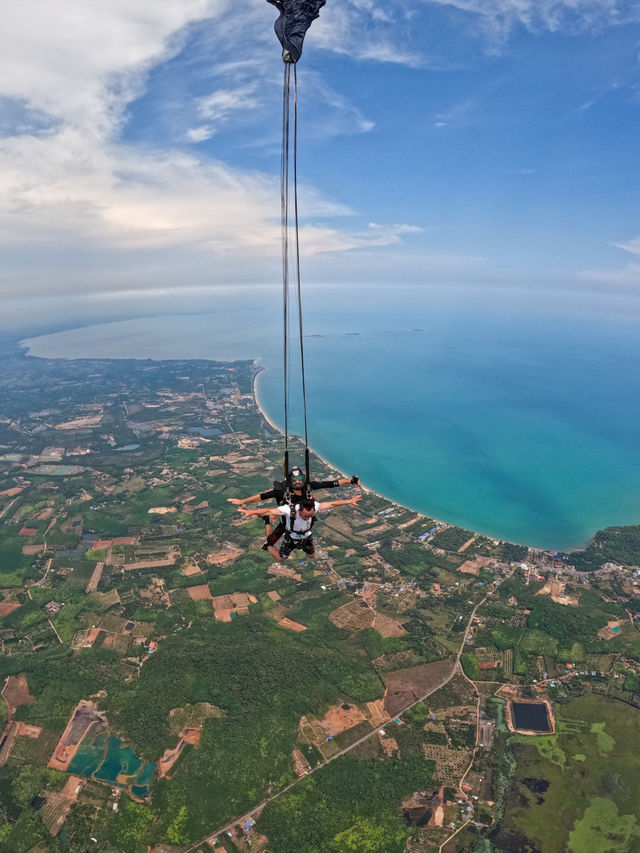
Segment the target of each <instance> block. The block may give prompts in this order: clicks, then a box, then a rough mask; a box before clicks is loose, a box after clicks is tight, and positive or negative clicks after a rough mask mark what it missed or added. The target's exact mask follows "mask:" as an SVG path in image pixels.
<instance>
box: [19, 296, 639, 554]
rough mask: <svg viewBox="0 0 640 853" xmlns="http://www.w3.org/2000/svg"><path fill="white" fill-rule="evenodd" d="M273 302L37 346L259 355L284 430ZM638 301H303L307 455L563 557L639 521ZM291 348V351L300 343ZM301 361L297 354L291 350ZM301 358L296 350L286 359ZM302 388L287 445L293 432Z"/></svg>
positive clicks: (412, 501)
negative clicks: (598, 535)
mask: <svg viewBox="0 0 640 853" xmlns="http://www.w3.org/2000/svg"><path fill="white" fill-rule="evenodd" d="M281 322H282V320H281V309H280V303H279V296H278V293H276V292H273V291H265V292H264V293H261V294H259V295H257V296H256V297H255V298H253V299H252V300H251V302H250V303H249V304H246V303H241V302H240V301H239V300H238V299H234V298H233V297H227V298H225V299H221V300H220V301H219V303H218V304H217V305H216V307H215V310H213V311H208V312H207V313H203V314H199V315H184V316H178V317H153V318H146V319H137V320H127V321H123V322H119V323H110V324H106V325H101V326H100V325H96V326H88V327H83V328H79V329H73V330H70V331H67V332H61V333H56V334H53V335H47V336H42V337H39V338H34V339H31V340H29V341H28V342H27V344H28V346H29V348H30V352H31V354H33V355H41V356H47V357H63V358H79V357H105V358H117V357H136V358H211V359H221V360H233V359H235V358H256V359H258V360H259V361H260V363H261V364H262V365H264V367H265V371H264V372H263V373H262V374H261V376H260V379H259V389H258V390H259V398H260V402H261V405H262V406H263V408H264V409H265V411H266V412H267V414H268V415H269V417H270V418H271V419H272V420H274V421H275V422H276V423H278V424H280V425H281V424H282V419H283V418H282V412H283V404H282V399H283V389H282V370H281V362H282V335H281ZM639 329H640V302H639V301H638V300H636V299H635V298H633V297H628V298H624V299H623V298H619V299H618V300H617V301H616V299H614V298H610V297H608V298H607V299H606V300H605V299H602V298H600V297H597V296H590V295H589V294H586V295H585V294H581V295H580V298H578V297H577V296H575V295H574V294H571V293H568V294H562V293H561V294H557V293H553V292H547V293H545V294H542V295H541V294H539V293H536V294H533V295H532V294H526V293H525V294H522V293H521V294H517V295H515V296H514V295H513V294H509V293H506V294H500V293H497V292H495V291H493V292H491V294H490V295H489V294H488V293H486V292H482V291H470V292H464V291H459V292H454V293H451V292H444V291H438V290H424V289H423V290H418V289H414V290H400V289H395V290H392V289H388V290H385V291H380V292H376V293H372V292H371V291H367V290H364V289H360V290H359V291H358V290H355V289H354V290H351V291H348V292H347V291H342V290H340V289H339V288H333V289H332V288H326V289H325V290H324V291H323V292H322V293H318V292H312V293H311V294H310V296H309V297H308V298H307V302H306V303H305V339H304V340H305V359H306V373H307V397H308V413H309V440H310V444H311V446H312V447H313V448H314V449H315V450H317V451H318V452H319V453H320V454H322V455H323V456H325V457H326V458H328V459H329V460H330V461H331V462H332V463H333V464H334V465H336V466H337V467H338V468H339V469H341V470H343V471H345V472H347V473H353V472H355V473H357V474H359V475H360V477H361V478H362V481H363V483H364V484H365V485H367V486H368V487H370V488H372V489H375V490H376V491H379V492H380V493H382V494H384V495H386V496H388V497H390V498H392V499H394V500H396V501H399V502H400V503H404V504H406V505H408V506H411V507H413V508H415V509H417V510H420V511H421V512H424V513H425V514H427V515H430V516H431V517H436V518H438V519H442V520H444V521H448V522H452V523H455V524H459V525H462V526H465V527H469V528H471V529H473V530H477V531H480V532H482V533H486V534H488V535H491V536H496V537H500V538H504V539H509V540H511V541H515V542H521V543H525V544H531V545H537V546H541V547H547V548H557V549H567V548H570V547H574V546H579V545H580V544H583V543H585V542H586V541H587V540H588V539H589V537H590V536H591V535H593V533H594V532H595V530H596V529H598V528H601V527H604V526H607V525H612V524H633V523H640V442H639V441H638V424H639V423H640V348H639V347H638V331H639ZM294 345H295V340H294ZM292 346H293V345H292ZM294 352H295V349H294ZM298 384H299V383H298V380H297V377H295V376H294V378H293V380H292V389H291V394H292V397H291V399H292V401H293V402H292V405H291V412H292V414H291V415H290V417H291V423H290V430H291V431H297V432H300V431H301V429H302V422H301V418H300V417H299V412H300V406H299V404H298V403H297V402H296V397H295V392H296V390H297V387H298Z"/></svg>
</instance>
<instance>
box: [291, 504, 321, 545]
mask: <svg viewBox="0 0 640 853" xmlns="http://www.w3.org/2000/svg"><path fill="white" fill-rule="evenodd" d="M289 506H290V507H291V512H290V513H289V515H286V516H285V526H286V532H287V533H288V534H289V535H290V536H291V534H292V533H299V531H298V530H294V529H293V523H294V521H295V520H296V516H297V514H298V507H299V506H300V504H296V505H295V506H292V505H291V504H289ZM309 521H310V522H311V524H310V525H309V530H307V531H305V535H304V536H302V537H301V538H302V539H309V538H310V534H311V531H312V530H313V525H314V524H315V523H316V517H315V515H312V516H311V518H310V519H309ZM306 534H309V535H306ZM296 541H297V540H296Z"/></svg>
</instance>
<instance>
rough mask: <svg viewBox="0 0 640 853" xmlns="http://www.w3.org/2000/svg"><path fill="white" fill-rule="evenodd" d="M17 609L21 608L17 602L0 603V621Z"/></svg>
mask: <svg viewBox="0 0 640 853" xmlns="http://www.w3.org/2000/svg"><path fill="white" fill-rule="evenodd" d="M18 607H22V605H21V604H19V603H18V602H17V601H0V619H3V618H4V617H5V616H8V615H9V614H10V613H13V611H14V610H17V609H18Z"/></svg>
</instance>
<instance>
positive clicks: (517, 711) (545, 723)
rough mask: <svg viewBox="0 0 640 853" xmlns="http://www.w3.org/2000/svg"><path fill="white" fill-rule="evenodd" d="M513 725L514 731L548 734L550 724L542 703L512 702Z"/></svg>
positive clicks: (545, 708)
mask: <svg viewBox="0 0 640 853" xmlns="http://www.w3.org/2000/svg"><path fill="white" fill-rule="evenodd" d="M511 711H512V713H513V725H514V727H515V728H516V730H521V729H524V730H526V731H532V732H541V733H545V732H550V731H551V724H550V722H549V715H548V713H547V706H546V705H545V704H544V702H512V703H511Z"/></svg>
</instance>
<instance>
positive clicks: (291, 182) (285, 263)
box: [280, 62, 311, 482]
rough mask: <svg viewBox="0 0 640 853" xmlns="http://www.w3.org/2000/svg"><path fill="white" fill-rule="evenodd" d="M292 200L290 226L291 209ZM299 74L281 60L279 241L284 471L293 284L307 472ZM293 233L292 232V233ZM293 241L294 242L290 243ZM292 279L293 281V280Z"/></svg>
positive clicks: (286, 448) (287, 465)
mask: <svg viewBox="0 0 640 853" xmlns="http://www.w3.org/2000/svg"><path fill="white" fill-rule="evenodd" d="M292 66H293V133H292V128H291V119H290V112H291V68H292ZM292 200H293V226H292V225H291V223H290V221H289V220H290V210H291V203H292ZM298 210H299V209H298V74H297V69H296V65H295V63H291V62H285V63H284V83H283V98H282V152H281V160H280V224H281V242H282V302H283V331H284V334H283V360H284V371H283V374H284V375H283V378H284V442H285V457H284V474H285V477H286V476H287V474H288V473H289V392H290V390H291V369H290V359H291V347H290V338H291V314H292V312H291V308H290V304H289V303H290V291H291V288H292V284H293V285H294V286H295V291H296V301H297V320H298V344H299V350H300V374H301V383H302V413H303V420H304V445H305V466H306V476H307V482H308V481H309V480H310V479H311V478H310V472H309V428H308V422H307V385H306V378H305V365H304V326H303V319H302V277H301V273H300V221H299V212H298ZM292 232H293V233H292ZM292 244H293V245H292ZM292 280H293V281H292Z"/></svg>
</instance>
